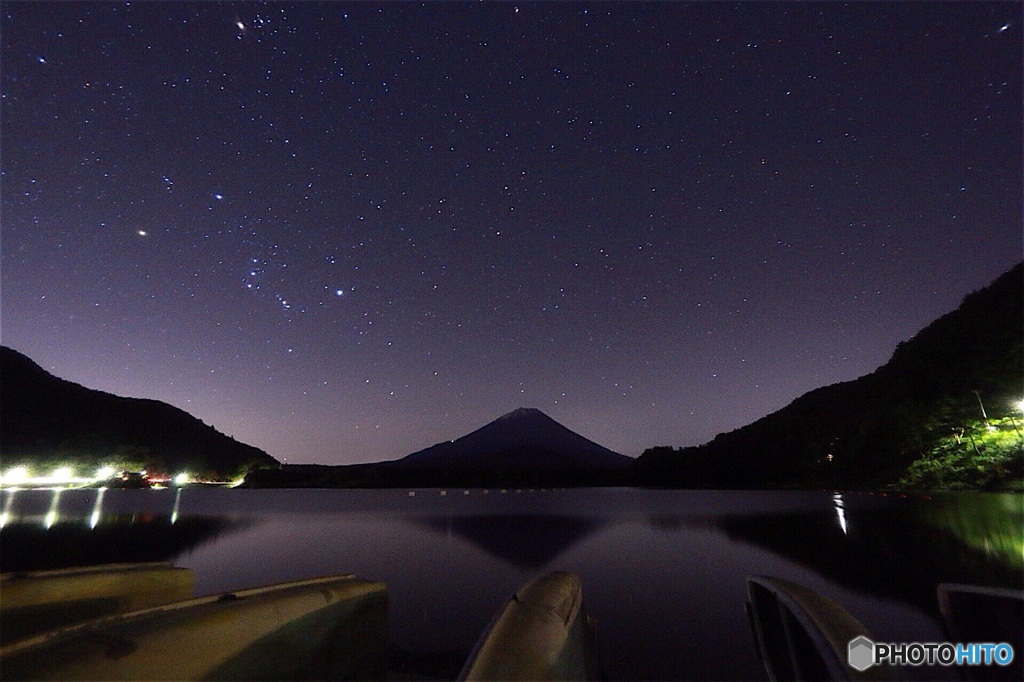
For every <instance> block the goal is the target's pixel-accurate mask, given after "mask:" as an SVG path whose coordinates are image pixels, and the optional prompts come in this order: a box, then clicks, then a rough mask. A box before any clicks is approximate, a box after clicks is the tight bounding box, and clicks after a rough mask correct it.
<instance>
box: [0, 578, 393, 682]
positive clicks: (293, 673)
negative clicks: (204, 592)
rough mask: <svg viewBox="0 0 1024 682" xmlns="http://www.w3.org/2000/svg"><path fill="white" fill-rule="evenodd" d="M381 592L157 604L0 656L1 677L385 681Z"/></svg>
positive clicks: (362, 588) (299, 587) (305, 589)
mask: <svg viewBox="0 0 1024 682" xmlns="http://www.w3.org/2000/svg"><path fill="white" fill-rule="evenodd" d="M386 609H387V588H386V586H385V585H384V584H383V583H380V582H373V581H367V580H361V579H359V578H356V577H355V576H353V575H337V576H327V577H322V578H312V579H308V580H299V581H296V582H289V583H283V584H278V585H271V586H268V587H259V588H254V589H247V590H238V591H235V592H230V593H227V594H221V595H216V596H210V597H201V598H198V599H189V600H186V601H180V602H174V603H171V604H164V605H161V606H155V607H152V608H148V609H142V610H139V611H133V612H130V613H122V614H117V615H113V616H107V617H105V618H100V619H97V620H92V621H89V622H86V623H82V624H79V625H74V626H70V627H66V628H62V629H58V630H53V631H49V632H45V633H42V634H39V635H37V636H35V637H30V638H27V639H22V640H20V641H18V642H15V643H13V644H10V645H5V646H3V647H2V648H0V678H2V679H61V680H166V679H175V680H201V679H216V680H260V679H276V680H281V679H312V678H318V679H325V678H326V679H383V677H384V665H383V663H384V645H385V640H386V636H387V629H386V621H385V616H386Z"/></svg>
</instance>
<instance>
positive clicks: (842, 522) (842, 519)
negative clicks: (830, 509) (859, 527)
mask: <svg viewBox="0 0 1024 682" xmlns="http://www.w3.org/2000/svg"><path fill="white" fill-rule="evenodd" d="M832 505H833V506H834V507H835V509H836V518H837V519H838V520H839V527H840V528H842V529H843V535H847V534H848V531H847V529H846V503H845V502H843V494H842V493H832Z"/></svg>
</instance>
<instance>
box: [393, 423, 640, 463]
mask: <svg viewBox="0 0 1024 682" xmlns="http://www.w3.org/2000/svg"><path fill="white" fill-rule="evenodd" d="M632 462H633V459H632V458H630V457H626V456H625V455H620V454H618V453H616V452H612V451H611V450H609V449H608V448H605V447H602V446H600V445H598V444H597V443H594V442H593V441H590V440H587V439H586V438H584V437H583V436H581V435H579V434H577V433H574V432H573V431H570V430H569V429H567V428H566V427H564V426H562V425H561V424H559V423H558V422H556V421H555V420H554V419H552V418H551V417H549V416H547V415H546V414H544V413H543V412H541V411H540V410H538V409H534V408H525V407H521V408H519V409H517V410H514V411H512V412H509V413H508V414H506V415H503V416H501V417H498V418H497V419H495V420H494V421H492V422H490V423H489V424H486V425H485V426H482V427H481V428H479V429H477V430H476V431H473V432H472V433H469V434H467V435H465V436H462V437H461V438H458V439H456V440H453V441H448V442H445V443H438V444H437V445H434V446H432V447H429V448H426V449H425V450H420V451H419V452H414V453H413V454H411V455H408V456H406V457H403V458H402V459H400V460H398V461H397V462H395V463H394V466H395V467H396V468H406V469H413V468H440V469H448V468H460V469H495V468H501V467H519V468H525V469H535V470H566V471H569V470H581V471H582V470H588V469H589V470H615V469H625V468H626V467H628V466H629V465H630V464H631V463H632Z"/></svg>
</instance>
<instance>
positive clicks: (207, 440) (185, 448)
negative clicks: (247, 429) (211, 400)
mask: <svg viewBox="0 0 1024 682" xmlns="http://www.w3.org/2000/svg"><path fill="white" fill-rule="evenodd" d="M0 453H2V455H3V461H4V466H5V467H7V466H13V465H15V464H33V465H36V466H45V467H49V466H58V465H62V464H65V463H68V462H73V463H75V464H76V465H78V466H81V467H83V468H84V467H93V466H99V465H105V464H108V463H109V464H117V465H123V466H124V467H126V468H146V469H148V470H150V471H153V472H162V473H174V472H177V471H189V472H191V473H195V474H204V475H208V476H234V475H236V474H237V473H240V472H242V471H245V470H247V469H248V468H251V467H261V466H276V465H277V460H275V459H274V458H273V457H271V456H270V455H268V454H267V453H265V452H263V451H262V450H259V449H257V448H254V447H252V446H250V445H245V444H244V443H239V442H238V441H236V440H234V439H233V438H230V437H228V436H225V435H224V434H222V433H220V432H219V431H217V430H216V429H214V428H213V427H212V426H208V425H206V424H204V423H203V422H201V421H200V420H198V419H196V418H195V417H193V416H191V415H190V414H188V413H187V412H185V411H183V410H180V409H178V408H176V407H173V406H171V405H168V404H166V403H162V402H159V401H156V400H145V399H137V398H122V397H119V396H115V395H111V394H109V393H104V392H102V391H96V390H93V389H89V388H86V387H84V386H80V385H79V384H75V383H72V382H70V381H66V380H64V379H60V378H58V377H55V376H53V375H52V374H50V373H49V372H47V371H46V370H44V369H43V368H42V367H40V366H39V365H37V364H36V363H34V362H33V361H32V360H30V359H29V358H27V357H25V356H24V355H22V354H21V353H19V352H17V351H15V350H13V349H10V348H7V347H5V346H0Z"/></svg>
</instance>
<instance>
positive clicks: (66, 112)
mask: <svg viewBox="0 0 1024 682" xmlns="http://www.w3.org/2000/svg"><path fill="white" fill-rule="evenodd" d="M0 8H2V25H0V30H2V33H0V37H2V53H0V59H2V64H0V65H2V110H0V113H2V118H0V126H2V129H0V132H2V138H0V169H2V176H0V190H2V213H0V218H2V233H0V239H2V240H0V256H2V261H0V274H2V340H3V343H4V344H5V345H8V346H11V347H13V348H15V349H16V350H19V351H21V352H23V353H25V354H26V355H28V356H29V357H31V358H32V359H34V360H35V361H36V362H38V363H39V364H41V365H42V366H43V367H44V368H46V369H47V370H49V371H51V372H53V373H54V374H56V375H58V376H61V377H64V378H67V379H70V380H72V381H75V382H78V383H81V384H84V385H86V386H89V387H92V388H97V389H101V390H104V391H109V392H112V393H116V394H119V395H127V396H135V397H146V398H155V399H159V400H163V401H166V402H168V403H171V404H173V405H176V406H178V407H180V408H183V409H185V410H187V411H188V412H190V413H191V414H193V415H195V416H196V417H199V418H200V419H202V420H204V421H205V422H206V423H208V424H212V425H214V426H216V427H217V428H218V429H219V430H221V431H223V432H225V433H228V434H230V435H232V436H234V437H236V438H237V439H239V440H242V441H244V442H247V443H250V444H252V445H256V446H258V447H260V448H263V449H265V450H266V451H267V452H269V453H270V454H271V455H273V456H275V457H277V458H278V459H284V460H287V461H288V462H289V463H299V462H319V463H327V464H345V463H356V462H366V461H378V460H384V459H394V458H397V457H401V456H403V455H406V454H408V453H410V452H412V451H414V450H418V449H420V448H423V447H427V446H429V445H432V444H434V443H436V442H439V441H442V440H447V439H451V438H456V437H458V436H461V435H463V434H465V433H467V432H469V431H471V430H473V429H475V428H477V427H479V426H481V425H483V424H484V423H486V422H488V421H490V420H491V419H494V418H495V417H497V416H499V415H501V414H503V413H506V412H509V411H511V410H513V409H515V408H516V407H519V406H530V407H537V408H540V409H541V410H543V411H545V412H546V413H547V414H549V415H550V416H552V417H553V418H555V419H557V420H558V421H560V422H562V423H563V424H565V425H566V426H568V427H569V428H571V429H573V430H575V431H577V432H579V433H581V434H583V435H584V436H586V437H588V438H590V439H592V440H595V441H597V442H599V443H601V444H602V445H605V446H607V447H610V448H612V449H614V450H616V451H618V452H621V453H623V454H627V455H631V456H637V455H639V454H640V453H641V452H642V451H643V450H644V449H645V448H647V447H650V446H654V445H673V446H681V445H695V444H699V443H703V442H706V441H708V440H710V439H711V438H712V437H714V436H715V434H717V433H720V432H723V431H728V430H732V429H734V428H738V427H740V426H743V425H745V424H747V423H750V422H751V421H754V420H755V419H757V418H759V417H761V416H764V415H766V414H768V413H770V412H773V411H775V410H777V409H779V408H781V407H783V406H785V405H786V404H787V403H789V402H790V401H791V400H793V399H794V398H796V397H797V396H799V395H800V394H802V393H804V392H806V391H808V390H811V389H813V388H817V387H819V386H823V385H827V384H832V383H835V382H838V381H845V380H850V379H854V378H856V377H859V376H861V375H864V374H866V373H868V372H870V371H872V370H874V369H875V368H876V367H878V366H879V365H881V364H883V363H884V362H885V361H886V360H887V359H888V358H889V357H890V355H891V353H892V351H893V350H894V348H895V346H896V344H897V343H898V342H900V341H904V340H907V339H909V338H911V337H912V336H913V335H914V334H915V333H916V332H917V331H918V330H919V329H921V328H922V327H923V326H924V325H926V324H927V323H929V322H930V321H932V320H933V319H935V318H936V317H938V316H940V315H942V314H944V313H946V312H948V311H950V310H952V309H953V308H955V307H956V306H957V305H958V304H959V302H960V301H961V300H962V298H963V297H964V295H966V294H967V293H969V292H971V291H973V290H977V289H979V288H981V287H983V286H985V285H987V284H988V283H990V282H991V281H992V280H993V279H995V278H996V277H997V276H998V275H1000V274H1001V273H1003V272H1004V271H1006V270H1007V269H1009V268H1010V267H1011V266H1012V265H1013V264H1014V263H1015V262H1017V261H1019V260H1020V259H1021V255H1022V233H1021V215H1022V199H1021V194H1022V189H1021V187H1022V177H1021V176H1022V171H1021V159H1022V145H1021V130H1022V121H1021V100H1022V93H1021V64H1022V38H1021V18H1022V17H1021V5H1020V3H1015V2H1003V3H983V2H971V3H899V4H890V3H858V2H854V3H845V4H840V3H831V2H830V3H801V4H792V3H772V2H764V3H740V4H734V3H724V2H713V3H682V2H679V3H584V4H577V3H530V2H523V3H518V4H516V3H504V2H495V3H484V4H462V3H426V4H412V3H385V4H371V3H362V2H360V3H340V2H327V3H313V2H308V3H254V2H237V3H217V2H202V3H179V2H153V3H130V4H129V3H109V2H104V3H89V2H47V3H42V2H7V1H5V2H3V3H2V5H0Z"/></svg>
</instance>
